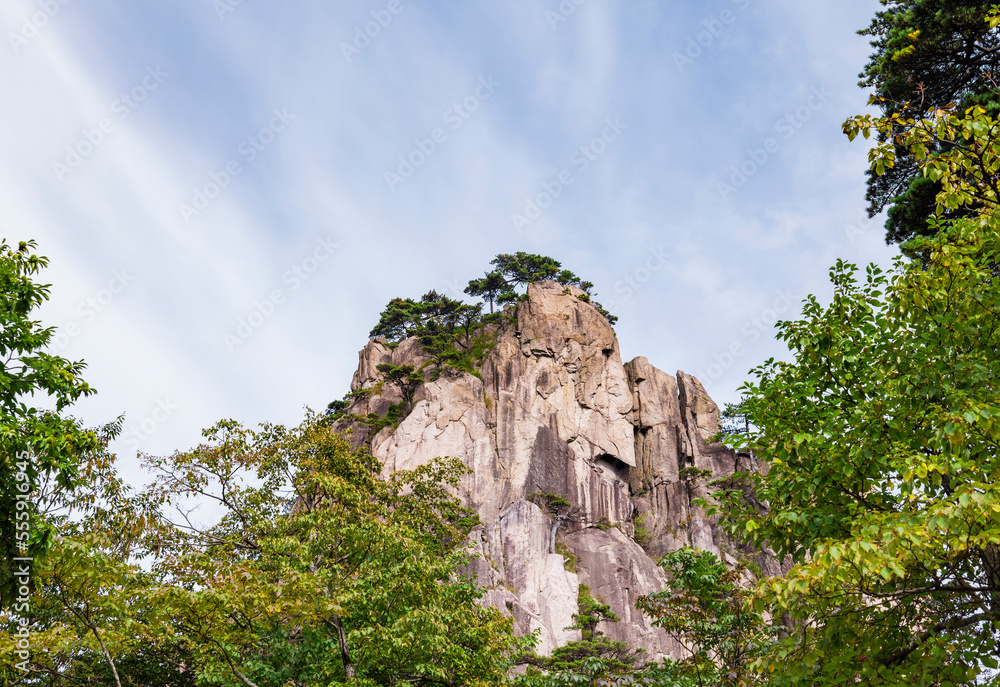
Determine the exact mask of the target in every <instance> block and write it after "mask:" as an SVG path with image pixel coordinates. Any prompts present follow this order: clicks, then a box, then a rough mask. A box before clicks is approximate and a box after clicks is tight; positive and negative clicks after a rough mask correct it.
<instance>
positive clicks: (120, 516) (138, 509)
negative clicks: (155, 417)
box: [0, 419, 195, 687]
mask: <svg viewBox="0 0 1000 687" xmlns="http://www.w3.org/2000/svg"><path fill="white" fill-rule="evenodd" d="M120 428H121V419H119V420H118V421H116V422H114V423H111V424H110V425H108V426H106V427H104V428H101V429H99V430H98V431H96V432H95V434H96V436H97V437H98V439H99V441H100V446H99V447H98V448H97V449H95V450H92V451H88V452H86V453H85V454H83V455H82V456H80V457H79V462H78V466H77V480H76V482H75V485H74V488H66V487H65V486H64V485H63V484H62V483H61V482H60V481H59V480H58V478H57V477H56V476H55V475H48V476H44V477H43V478H42V479H41V481H40V483H39V485H38V489H37V491H36V493H35V497H34V501H35V504H36V505H37V508H38V516H39V517H40V518H42V519H43V520H44V522H46V524H47V525H48V526H49V528H50V529H51V531H52V532H54V533H55V534H54V535H53V537H52V541H51V545H50V548H49V551H48V552H47V554H46V556H45V557H44V558H42V559H37V560H36V561H34V564H33V569H32V577H31V580H30V585H29V586H30V588H31V592H32V593H31V595H30V597H29V609H28V612H29V614H30V621H31V626H30V637H29V640H28V644H29V650H30V651H29V652H28V655H25V654H23V653H20V651H19V650H20V649H23V646H19V645H20V640H21V639H22V638H23V631H22V628H21V626H20V623H19V622H16V620H17V619H16V618H15V613H14V611H19V610H20V609H16V608H15V609H9V610H8V611H7V612H5V613H0V683H2V684H5V685H24V686H28V685H31V686H35V685H38V686H42V685H44V686H46V687H56V686H59V687H61V686H63V685H66V686H69V685H77V684H101V685H114V686H115V687H118V686H119V685H122V686H127V685H148V686H149V687H188V686H190V687H193V686H194V684H195V682H194V673H193V672H192V671H191V670H190V666H191V656H190V654H189V653H188V652H187V651H186V649H185V645H184V643H183V642H182V641H178V640H177V638H176V634H175V633H174V630H173V626H172V624H171V623H170V622H169V619H168V618H165V617H164V616H163V614H162V613H161V609H160V608H159V607H158V605H157V604H155V603H152V602H151V598H150V596H149V593H150V591H151V590H152V589H153V587H154V583H155V579H154V576H152V575H150V574H149V573H148V572H147V571H144V570H143V568H142V566H141V564H140V560H141V559H142V557H143V556H144V555H146V554H148V551H147V550H145V548H144V545H143V540H144V538H145V536H146V534H147V531H148V528H149V527H150V526H152V525H153V524H155V522H156V517H155V507H154V506H153V504H150V503H148V502H146V501H145V500H144V499H142V498H140V497H139V496H137V495H136V494H135V493H134V492H133V490H132V489H131V488H130V487H128V485H126V484H125V483H124V482H123V481H122V480H121V478H120V477H119V476H118V474H117V473H116V471H115V465H114V456H113V455H112V454H110V453H109V452H108V451H107V448H106V446H107V442H108V441H110V440H111V439H113V438H114V437H115V436H117V435H118V433H119V431H120ZM17 615H20V613H18V614H17Z"/></svg>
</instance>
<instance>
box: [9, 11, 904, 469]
mask: <svg viewBox="0 0 1000 687" xmlns="http://www.w3.org/2000/svg"><path fill="white" fill-rule="evenodd" d="M878 7H879V4H878V2H877V1H876V0H864V1H862V0H846V1H845V0H841V1H839V2H833V0H814V1H812V2H808V3H805V2H792V1H791V0H784V1H774V2H764V0H714V1H712V2H706V3H696V2H663V3H655V2H625V1H624V0H563V1H562V2H560V1H559V0H531V1H527V0H525V1H514V2H504V3H497V2H492V3H488V2H467V3H442V2H427V1H425V2H422V3H417V2H409V1H407V0H372V1H364V2H362V1H354V2H346V3H329V2H318V1H317V0H311V1H306V2H299V3H286V4H279V3H263V2H253V1H252V0H242V2H237V0H173V1H172V2H170V3H153V2H129V3H126V2H121V1H119V2H111V1H109V0H104V1H101V0H91V1H88V2H84V1H83V0H7V1H6V2H4V3H3V5H2V7H0V28H2V30H3V33H4V35H5V37H6V38H5V41H4V43H5V45H3V46H0V61H2V69H0V85H2V93H3V99H2V100H3V105H2V107H0V131H2V132H3V134H2V138H0V141H2V144H0V145H2V146H3V150H2V155H0V234H2V235H3V236H4V237H5V238H7V240H8V241H18V240H22V239H26V238H35V239H37V240H38V242H39V250H40V252H41V253H42V254H44V255H47V256H49V258H50V259H51V266H50V268H49V269H48V270H47V271H46V272H45V275H44V278H45V280H46V281H48V282H51V283H52V284H53V288H52V299H51V301H50V302H49V303H47V304H46V306H45V309H44V311H43V313H42V317H43V319H44V321H45V322H46V323H47V324H53V325H56V326H58V327H59V328H60V337H59V339H58V340H57V342H56V345H55V347H54V348H55V349H56V350H58V352H59V353H60V354H62V355H64V356H66V357H69V358H72V359H74V360H76V359H84V360H85V361H86V362H87V364H88V370H87V374H86V379H87V380H88V381H89V382H90V383H91V384H92V385H93V386H95V387H96V388H97V389H98V391H99V394H98V395H97V396H96V397H94V398H91V399H88V400H86V401H84V402H82V403H81V404H79V406H78V407H77V409H76V412H77V414H78V415H79V416H80V417H82V418H83V419H84V420H85V421H87V422H89V423H93V424H96V423H99V422H103V421H106V420H109V419H112V418H114V417H116V416H118V415H120V414H122V413H124V414H125V415H126V421H125V428H126V437H124V438H123V439H122V440H121V441H119V442H118V445H117V448H118V450H119V451H120V454H121V455H122V457H123V460H124V463H125V467H126V469H131V466H133V465H134V463H135V461H134V458H133V456H134V455H135V452H136V450H141V451H145V452H152V453H164V452H169V451H172V450H173V449H175V448H185V447H188V446H190V445H192V444H194V443H196V442H197V441H198V439H199V430H200V429H201V428H202V427H205V426H208V425H210V424H211V423H212V422H213V421H215V420H216V419H220V418H223V417H233V418H237V419H240V420H243V421H246V422H248V423H256V422H259V421H264V420H269V421H275V422H285V423H294V422H296V421H297V420H298V419H299V418H300V417H301V415H302V410H303V407H304V406H306V405H309V406H311V407H313V408H317V409H318V408H322V407H324V406H325V405H326V404H327V403H328V402H329V401H330V400H333V399H334V398H339V397H340V396H342V395H343V393H344V392H345V391H346V390H347V387H348V384H349V381H350V377H351V373H352V372H353V370H354V368H355V367H356V365H357V351H358V349H360V348H361V347H362V346H363V345H364V343H365V341H366V339H367V333H368V331H369V329H370V328H371V327H372V325H373V324H374V322H375V321H376V320H377V317H378V313H379V311H380V310H381V308H382V307H383V306H384V304H385V303H386V302H387V301H388V300H389V299H391V298H392V297H394V296H419V295H420V294H422V293H424V292H425V291H427V290H429V289H431V288H436V289H437V290H439V291H444V292H452V293H451V295H453V296H456V295H458V294H457V293H454V291H455V289H456V288H457V289H458V290H459V291H460V289H461V287H462V286H463V285H464V284H465V282H467V281H468V280H469V279H471V278H473V277H476V276H479V275H480V274H481V273H482V272H483V271H484V270H485V269H486V268H487V267H488V263H489V260H490V259H491V258H492V257H493V256H494V255H496V254H497V253H501V252H513V251H517V250H525V251H530V252H536V253H543V254H547V255H551V256H553V257H555V258H557V259H558V260H561V261H562V262H563V264H564V266H565V267H568V268H569V269H572V270H574V271H575V272H577V273H578V274H580V275H581V276H583V277H584V278H586V279H588V280H590V281H592V282H594V283H595V285H596V291H597V292H598V294H599V295H598V300H600V301H602V302H603V303H604V304H605V305H606V306H608V307H609V309H610V310H612V311H613V312H615V313H616V314H617V315H618V316H619V317H620V321H619V324H618V327H617V330H618V335H619V341H620V343H621V348H622V354H623V358H625V359H626V360H627V359H631V358H632V357H634V356H637V355H643V356H646V357H647V358H649V360H650V361H651V362H652V363H653V364H654V365H656V366H657V367H660V368H662V369H664V370H667V371H670V372H673V371H675V370H677V369H682V370H684V371H687V372H690V373H692V374H696V375H698V376H700V377H701V378H702V381H703V382H704V383H705V385H706V387H707V388H708V390H709V391H710V392H711V393H712V395H713V396H714V397H715V398H716V400H718V401H720V402H723V401H730V400H735V399H736V397H737V393H736V389H737V388H738V386H739V385H740V384H741V383H742V381H744V380H745V379H746V378H747V370H749V369H750V368H751V367H753V366H754V365H757V364H759V363H760V362H761V361H763V360H764V359H766V358H767V357H769V356H771V355H781V351H782V348H781V346H780V345H779V344H777V343H776V342H774V340H773V330H772V328H771V324H772V323H773V320H774V319H776V318H777V317H793V316H794V315H795V314H796V312H797V309H798V305H799V302H800V301H801V299H802V298H803V297H805V296H806V295H807V294H810V293H815V294H817V295H819V296H820V297H821V298H822V297H824V296H825V295H827V294H828V293H829V287H828V285H827V272H828V269H829V267H830V265H832V264H833V263H834V261H835V260H836V259H837V258H845V259H847V260H849V261H852V262H856V263H859V264H862V263H866V262H870V261H875V262H879V263H881V264H883V265H887V264H888V263H889V262H890V261H891V259H892V257H893V255H894V254H895V250H894V249H892V248H889V247H886V246H885V245H884V243H883V233H882V230H881V221H880V220H876V221H872V222H868V221H867V220H865V219H864V217H865V215H864V212H863V211H864V206H865V203H864V169H865V160H866V152H867V151H866V148H865V144H864V143H863V142H861V141H858V142H855V143H848V141H847V139H846V137H845V136H844V135H843V134H842V133H841V131H840V125H841V123H842V122H843V120H844V119H845V118H846V117H848V116H850V115H852V114H855V113H859V112H862V111H864V108H865V102H866V99H867V94H866V93H865V92H864V91H862V90H861V89H859V88H858V87H857V85H856V82H857V73H858V72H859V71H860V70H861V68H862V67H863V65H864V63H865V61H866V58H867V56H868V54H869V52H870V48H869V46H868V45H867V43H866V40H865V39H864V38H862V37H859V36H857V35H855V31H856V30H857V29H859V28H862V27H864V26H866V25H867V24H868V22H869V21H870V19H871V17H872V15H873V14H874V12H875V11H876V10H877V9H878Z"/></svg>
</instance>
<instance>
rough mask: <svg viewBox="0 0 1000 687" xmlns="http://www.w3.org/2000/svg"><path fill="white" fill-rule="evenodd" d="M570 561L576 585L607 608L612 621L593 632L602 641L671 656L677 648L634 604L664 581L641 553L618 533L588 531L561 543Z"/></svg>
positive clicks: (657, 655) (567, 538)
mask: <svg viewBox="0 0 1000 687" xmlns="http://www.w3.org/2000/svg"><path fill="white" fill-rule="evenodd" d="M564 541H565V543H566V545H567V546H568V547H569V549H570V550H571V551H572V552H573V555H575V556H576V560H577V563H576V565H577V570H578V571H579V577H580V583H581V584H585V585H587V586H588V587H590V593H591V595H592V596H593V597H595V598H597V599H599V600H600V601H601V602H603V603H606V604H608V605H609V606H610V607H611V611H612V612H613V613H614V614H615V615H616V616H618V618H619V620H618V622H614V623H612V622H602V623H600V624H598V626H597V629H598V630H599V631H600V632H603V633H604V634H605V635H607V637H608V638H610V639H612V640H614V641H618V642H625V643H626V644H628V645H629V646H630V647H633V648H642V649H645V650H646V651H647V652H648V653H649V656H650V658H658V657H660V656H670V655H673V654H674V653H675V652H676V650H677V648H678V647H676V646H675V645H674V642H673V641H672V640H671V639H670V638H669V637H668V636H667V634H666V632H664V631H663V630H661V629H660V628H658V627H654V626H653V625H652V624H651V623H650V619H649V618H646V617H645V616H644V615H643V614H642V612H640V611H639V610H638V609H637V608H636V607H635V603H636V601H637V600H638V599H639V597H640V596H644V595H646V594H652V593H653V592H658V591H660V590H662V589H663V588H664V586H665V585H666V583H667V576H666V574H665V573H664V572H663V570H662V569H661V568H660V567H659V566H657V565H656V563H655V562H654V561H653V559H652V558H650V557H649V556H648V555H646V552H645V551H643V550H642V548H641V547H640V546H639V545H638V544H636V543H635V542H634V541H633V540H632V539H630V538H629V537H627V536H626V535H625V534H624V533H622V532H621V531H620V530H619V529H618V528H616V527H612V528H610V529H607V530H600V529H596V528H588V529H585V530H581V531H579V532H574V533H573V534H570V535H568V536H567V537H565V539H564Z"/></svg>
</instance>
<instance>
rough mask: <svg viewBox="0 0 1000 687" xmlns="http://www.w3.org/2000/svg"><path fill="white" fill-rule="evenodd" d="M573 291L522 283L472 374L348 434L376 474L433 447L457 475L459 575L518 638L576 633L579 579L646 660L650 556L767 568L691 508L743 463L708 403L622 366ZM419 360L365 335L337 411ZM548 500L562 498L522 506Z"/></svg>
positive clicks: (610, 629)
mask: <svg viewBox="0 0 1000 687" xmlns="http://www.w3.org/2000/svg"><path fill="white" fill-rule="evenodd" d="M581 294H582V292H581V291H580V290H579V289H576V288H575V287H564V286H562V285H559V284H556V283H555V282H539V283H536V284H533V285H531V286H529V287H528V298H527V299H526V300H524V301H522V302H520V303H518V304H517V305H516V306H514V308H509V309H508V310H507V313H508V314H509V315H512V316H513V317H512V319H511V321H510V322H507V323H504V324H501V325H499V326H498V327H497V328H496V331H495V334H496V343H495V346H494V347H493V349H492V351H491V352H490V353H489V354H488V356H487V357H486V359H485V361H484V363H483V365H482V367H481V368H480V370H479V373H480V376H481V379H480V378H477V377H476V376H474V375H471V374H467V373H464V372H463V373H453V372H446V373H445V374H443V375H442V376H441V377H440V378H439V379H437V380H436V381H427V382H425V383H424V384H422V385H421V386H420V387H419V388H418V389H417V391H416V392H415V394H414V397H413V402H412V408H411V409H410V410H409V412H408V414H407V416H406V417H405V418H404V419H403V420H402V421H401V422H400V423H399V425H398V426H397V427H395V428H392V427H387V428H385V429H383V430H381V431H380V432H379V433H378V434H377V435H375V436H370V434H369V433H368V432H366V431H365V430H364V429H363V428H360V429H358V428H357V427H355V435H354V436H355V442H356V443H357V444H358V445H362V444H365V445H368V446H369V447H370V448H371V450H372V453H373V455H374V456H376V457H377V458H378V459H379V460H380V461H381V462H382V464H383V466H384V469H385V470H386V472H389V471H392V470H401V469H413V468H415V467H417V466H419V465H423V464H426V463H427V462H429V461H431V460H433V459H434V458H435V457H439V456H441V457H443V456H451V457H455V458H459V459H461V460H462V461H463V462H464V463H465V465H467V466H468V467H469V468H471V473H470V474H469V475H468V476H467V477H465V478H464V479H463V481H462V483H461V485H460V492H461V494H462V497H463V498H464V499H465V501H466V502H467V504H468V505H469V507H471V508H474V509H475V510H476V511H477V512H478V513H479V517H480V521H481V523H482V525H481V526H480V527H477V528H476V529H475V530H474V531H473V533H472V537H471V539H472V546H473V549H474V551H475V552H476V553H477V554H478V558H476V559H474V560H473V561H472V563H471V564H470V566H469V570H468V572H469V573H470V574H473V575H475V576H476V577H477V578H478V580H479V582H480V583H481V584H482V585H484V586H485V587H486V588H487V590H488V592H487V595H486V597H485V599H484V603H488V604H490V605H494V606H496V607H497V608H499V609H500V610H501V611H502V612H504V613H506V614H508V615H511V616H512V617H513V618H514V621H515V626H516V628H517V630H518V631H519V632H532V631H534V630H538V631H539V645H538V647H537V648H538V651H539V652H540V653H543V654H545V653H549V652H550V651H551V650H552V649H553V648H555V647H557V646H561V645H564V644H566V643H567V642H569V641H573V640H575V639H579V638H580V632H579V631H578V630H567V629H566V628H567V627H568V626H570V625H572V624H573V617H572V616H573V614H574V613H576V612H577V610H578V606H577V601H578V599H577V594H578V590H579V585H580V583H581V582H582V583H584V584H587V585H588V586H589V587H590V588H591V589H592V591H593V593H594V594H595V595H596V596H598V597H600V598H602V599H603V600H604V601H605V602H606V603H608V604H609V605H610V606H611V608H612V610H613V611H614V612H615V613H616V614H617V615H618V616H619V618H621V620H620V622H617V623H604V624H602V626H601V627H600V628H599V629H600V630H601V631H603V632H604V633H605V634H607V635H608V636H609V637H611V638H612V639H617V640H621V641H624V642H627V643H628V644H630V645H631V646H633V647H642V648H644V649H646V650H647V651H648V652H649V653H650V655H651V656H653V657H655V656H657V655H677V650H678V647H677V646H675V645H674V644H673V643H672V641H671V640H670V639H669V638H668V637H667V636H666V634H665V633H663V632H662V631H660V630H659V629H657V628H654V627H652V626H651V625H650V624H649V622H648V619H647V618H644V617H643V616H642V614H641V613H640V612H639V611H638V610H636V608H635V602H636V600H637V599H638V598H639V597H640V596H642V595H644V594H648V593H651V592H654V591H659V590H660V589H662V588H663V586H664V585H665V583H666V578H665V576H664V573H663V572H662V570H661V569H660V568H659V567H658V566H657V565H656V562H655V560H656V558H658V557H659V556H660V555H662V554H663V553H666V552H668V551H672V550H674V549H676V548H678V547H680V546H689V545H692V546H695V547H697V548H701V549H707V550H711V551H714V552H716V553H720V554H721V555H723V557H725V558H726V559H727V560H730V561H731V560H735V559H734V558H733V557H734V556H738V555H745V556H752V557H754V560H756V562H757V563H758V565H760V566H761V567H762V568H763V569H764V570H765V571H767V572H771V571H775V572H777V571H779V570H780V566H778V565H777V562H776V561H774V558H773V556H769V555H768V554H767V553H766V552H764V553H762V552H751V551H740V550H739V548H738V547H736V546H735V545H734V544H733V543H731V542H729V541H727V540H726V539H725V537H724V536H723V535H722V533H721V531H720V528H719V527H718V526H717V524H716V523H713V522H711V521H710V520H709V519H708V518H706V517H705V515H704V514H703V513H702V512H701V511H700V510H699V509H698V508H696V507H694V506H693V505H692V499H694V498H696V497H698V496H703V495H706V494H707V493H708V492H707V487H706V485H707V483H708V482H709V481H711V480H712V479H716V478H719V477H725V476H727V475H729V474H732V472H733V471H734V470H735V469H736V466H737V461H738V460H742V461H743V467H746V466H747V465H748V462H747V461H749V458H742V459H741V458H738V457H737V456H736V455H735V454H734V453H733V452H732V451H731V450H729V449H727V448H725V447H723V446H721V445H718V444H710V443H708V441H707V440H708V439H709V438H710V437H711V436H712V435H714V434H715V433H717V432H718V427H719V409H718V406H716V405H715V403H714V402H712V400H711V399H710V398H709V397H708V394H707V393H706V392H705V390H704V388H703V387H702V385H701V383H700V382H699V381H698V380H697V379H695V378H694V377H691V376H690V375H687V374H684V373H683V372H678V373H677V375H676V377H674V376H672V375H669V374H667V373H666V372H663V371H661V370H658V369H656V368H655V367H653V366H652V365H651V364H650V363H649V361H648V360H646V359H645V358H636V359H635V360H633V361H631V362H630V363H628V364H627V365H623V364H622V361H621V357H620V354H619V348H618V341H617V339H616V337H615V333H614V330H613V329H612V328H611V326H610V325H609V324H608V322H607V320H606V319H605V318H604V317H603V316H602V315H601V314H600V313H599V312H598V311H597V310H596V308H594V307H593V306H592V305H590V304H589V303H587V302H584V301H582V300H580V299H579V298H578V296H580V295H581ZM426 360H427V359H426V357H425V356H424V355H423V353H422V350H421V348H420V345H419V342H418V341H416V340H415V339H410V340H407V341H404V342H401V343H400V344H399V345H398V346H396V347H391V346H389V345H387V343H386V342H385V340H383V339H372V340H371V341H370V342H369V343H368V345H367V346H366V347H365V348H364V350H362V351H361V354H360V360H359V366H358V371H357V372H356V373H355V375H354V379H353V380H352V384H351V388H352V390H355V391H358V390H362V389H367V390H369V392H368V393H367V394H363V395H361V396H358V397H356V398H355V399H354V400H353V402H352V404H351V407H350V408H349V409H348V412H350V413H354V414H356V415H361V416H363V415H365V414H367V413H376V414H380V415H381V414H384V413H385V412H386V411H387V410H388V408H389V406H390V405H391V404H393V403H399V402H401V401H402V395H401V394H400V392H399V390H398V389H397V388H395V387H394V386H392V385H389V384H384V383H383V382H382V374H381V373H380V372H379V371H378V365H379V364H381V363H391V364H393V365H397V366H398V365H407V364H409V365H414V367H420V365H422V364H424V363H425V362H426ZM351 424H352V423H351V422H344V423H342V425H341V427H340V428H341V429H344V428H347V427H349V426H351ZM354 424H355V425H356V424H357V423H354ZM685 469H687V470H685ZM692 469H694V472H693V471H692ZM697 471H708V472H707V473H705V475H707V476H704V475H703V474H702V473H699V472H697ZM541 495H549V496H541ZM552 496H558V497H561V499H564V500H565V501H566V502H568V503H569V504H570V505H569V506H560V507H558V508H552V507H549V508H547V509H543V508H540V507H539V505H536V504H538V503H541V504H543V505H544V504H546V502H547V499H551V498H552ZM557 541H558V542H560V543H561V544H563V545H565V546H566V547H568V550H569V551H571V552H572V554H573V555H574V556H575V557H576V571H577V572H576V573H573V572H569V571H568V570H567V569H566V566H565V559H564V557H563V556H562V555H560V554H559V553H556V552H555V544H556V542H557ZM637 542H638V543H637ZM640 543H641V544H642V546H640ZM560 550H562V549H560Z"/></svg>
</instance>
